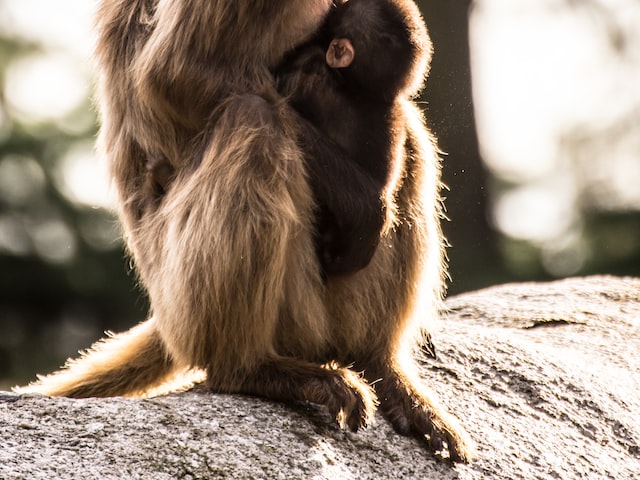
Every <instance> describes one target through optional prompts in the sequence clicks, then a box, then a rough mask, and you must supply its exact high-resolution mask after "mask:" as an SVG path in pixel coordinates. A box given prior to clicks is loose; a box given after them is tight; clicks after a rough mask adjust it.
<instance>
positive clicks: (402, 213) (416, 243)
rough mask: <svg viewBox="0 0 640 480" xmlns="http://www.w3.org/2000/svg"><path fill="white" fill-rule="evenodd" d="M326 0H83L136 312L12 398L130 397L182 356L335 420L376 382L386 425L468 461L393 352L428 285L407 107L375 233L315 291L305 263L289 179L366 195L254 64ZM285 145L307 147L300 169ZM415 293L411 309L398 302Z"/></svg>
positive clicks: (215, 376)
mask: <svg viewBox="0 0 640 480" xmlns="http://www.w3.org/2000/svg"><path fill="white" fill-rule="evenodd" d="M406 3H407V8H410V9H412V10H411V11H412V12H413V14H414V15H418V11H417V8H416V7H415V5H413V3H412V2H411V1H410V0H407V1H406ZM330 6H331V0H253V1H249V0H126V1H125V0H102V3H101V6H100V11H99V27H100V36H99V43H98V58H99V62H100V68H101V93H100V98H101V111H102V120H103V124H102V130H101V134H100V145H101V149H102V150H103V152H104V154H105V155H106V156H107V157H108V159H109V161H110V165H111V174H112V177H113V179H114V182H115V185H116V187H117V188H118V193H119V198H120V206H121V218H122V223H123V228H124V234H125V237H126V240H127V245H128V247H129V249H130V251H131V254H132V256H133V258H134V260H135V262H136V267H137V270H138V273H139V276H140V279H141V281H142V283H143V284H144V286H145V287H146V289H147V290H148V293H149V297H150V300H151V307H152V316H151V318H150V319H149V320H147V321H146V322H143V323H142V324H140V325H138V326H137V327H134V328H133V329H131V330H130V331H128V332H125V333H123V334H120V335H116V336H114V337H112V338H110V339H107V340H105V341H102V342H99V343H98V344H96V345H95V346H94V347H93V348H92V349H91V350H90V351H88V352H87V353H86V354H85V355H83V356H82V357H80V358H79V359H78V360H74V361H71V362H69V363H68V364H67V368H65V369H63V370H61V371H59V372H57V373H54V374H52V375H49V376H46V377H41V378H40V379H39V381H38V382H36V383H35V384H32V385H30V386H28V387H25V388H23V389H21V390H22V391H37V392H41V393H45V394H49V395H60V396H69V397H87V396H112V395H144V394H145V393H146V392H148V391H149V390H150V389H151V388H153V387H155V386H157V385H159V384H161V383H162V382H164V381H165V380H167V379H168V378H169V377H170V376H171V375H172V374H175V372H177V371H184V370H187V369H191V368H200V369H203V370H205V371H206V373H207V385H208V386H209V387H210V388H211V389H212V390H213V391H216V392H243V393H249V394H256V395H261V396H265V397H268V398H272V399H278V400H308V401H311V402H316V403H320V404H324V405H326V406H327V407H328V409H329V411H330V412H331V413H332V414H333V415H334V416H335V417H336V418H338V420H339V421H340V422H341V423H343V424H344V425H346V426H348V427H349V428H351V429H353V430H356V429H357V428H359V427H361V426H364V425H366V423H367V421H368V420H370V418H371V415H372V413H373V411H374V408H375V403H376V393H377V399H378V401H379V402H380V406H381V408H382V410H383V412H384V413H385V414H386V416H387V417H388V418H389V419H390V421H391V422H392V423H393V425H394V426H395V428H396V429H397V430H398V431H399V432H401V433H405V434H414V435H418V436H421V437H423V438H424V439H425V440H426V441H427V444H428V445H429V446H430V447H431V448H432V449H433V450H440V449H442V448H443V446H444V444H445V443H446V446H447V447H448V450H449V454H450V457H451V458H452V459H453V460H463V461H464V460H468V459H469V458H470V456H471V447H470V442H469V441H468V440H467V438H466V434H465V432H464V430H463V429H462V428H461V427H459V426H458V424H457V422H456V420H455V419H453V418H452V417H451V416H450V415H449V414H447V413H446V412H445V411H444V410H443V409H442V408H441V407H440V406H439V405H438V404H437V402H436V401H435V400H434V399H433V398H432V397H431V396H430V394H429V393H428V392H427V391H426V390H425V389H424V388H423V387H422V386H421V384H420V381H419V378H418V376H417V374H416V373H415V368H414V366H413V361H412V360H411V358H410V355H409V352H411V350H412V348H413V345H412V343H414V342H415V339H416V335H418V334H419V332H420V330H421V329H422V328H423V325H422V323H423V322H422V320H423V319H424V318H428V316H432V315H435V314H436V310H437V307H438V306H439V303H440V300H441V295H442V285H443V280H442V276H443V261H442V257H443V252H442V249H443V246H442V244H443V242H442V238H441V233H440V228H439V223H438V217H439V214H440V199H439V195H438V187H439V179H438V178H439V177H438V175H439V170H438V159H437V156H436V154H435V148H434V145H433V143H432V139H431V137H430V136H429V134H428V132H427V131H426V130H425V127H424V126H423V122H422V118H421V115H420V114H419V112H418V110H417V109H416V108H415V107H414V106H413V105H412V104H411V103H409V102H406V104H405V105H404V107H405V110H406V111H405V115H406V117H407V137H406V141H405V150H406V153H405V155H406V159H405V160H406V161H405V162H404V163H405V169H404V171H402V172H398V175H397V181H398V189H397V193H396V197H395V203H396V209H395V213H396V215H395V223H394V225H393V228H390V229H388V230H386V231H385V233H384V236H383V237H382V238H381V242H380V246H379V247H378V249H377V250H376V253H375V254H374V256H373V259H372V260H371V262H370V263H369V265H368V266H367V267H366V268H365V269H363V270H361V271H359V272H357V273H356V274H353V275H348V276H340V277H329V279H328V280H327V282H326V285H325V283H324V282H323V279H322V278H321V275H320V268H319V265H318V259H317V257H316V255H315V252H314V246H313V239H312V236H313V235H312V223H313V208H314V204H313V195H312V192H311V188H310V185H309V181H308V178H309V177H311V178H314V179H317V178H322V179H324V180H325V181H326V182H327V184H328V185H332V186H333V187H334V188H335V189H336V190H337V192H336V193H335V194H334V195H333V197H332V198H334V199H335V202H336V205H338V206H339V205H343V204H344V203H346V204H347V206H348V207H350V208H353V209H354V212H355V213H357V212H358V208H359V207H358V202H359V201H361V199H362V198H366V197H367V196H369V195H371V194H372V193H371V192H369V191H368V190H367V183H366V182H362V184H360V183H359V182H358V178H359V175H361V174H362V172H360V171H359V170H358V168H357V166H355V164H354V163H353V162H349V161H347V160H346V159H344V158H341V156H340V152H339V150H338V149H336V148H335V147H334V146H333V145H332V144H331V143H330V142H328V141H325V140H324V139H323V138H322V137H321V136H320V135H319V134H318V133H317V132H315V130H314V129H313V128H312V127H311V126H310V125H309V124H308V123H306V122H304V121H303V120H302V119H301V118H300V117H298V115H297V114H296V113H295V112H294V111H293V109H291V108H290V107H289V106H288V105H287V104H286V103H285V102H284V101H282V99H281V98H280V97H279V96H278V94H277V92H276V90H275V86H274V80H273V77H272V75H271V73H270V71H269V69H270V68H272V67H273V66H275V65H276V64H277V63H278V62H279V61H280V59H281V58H282V57H283V55H284V54H285V52H286V51H288V50H290V49H291V48H292V47H293V46H295V45H297V44H300V43H302V42H303V41H304V40H306V39H307V38H308V37H309V36H310V35H311V34H312V32H313V31H314V30H316V29H317V28H318V27H319V25H320V24H321V22H322V20H323V18H324V16H325V14H326V13H327V11H328V10H329V8H330ZM298 139H302V140H303V141H304V145H303V148H304V149H305V151H306V152H309V151H310V152H311V153H312V155H310V156H309V157H310V158H309V159H306V160H305V161H306V164H305V161H303V158H302V150H301V147H300V145H298V142H297V140H298ZM314 152H315V153H317V154H318V155H317V157H316V156H315V155H313V153H314ZM327 152H331V153H332V154H333V155H328V153H327ZM313 158H322V159H323V162H316V163H314V162H313ZM332 158H333V159H334V160H333V161H332V162H331V163H330V164H329V165H327V163H326V160H327V159H332ZM166 161H168V162H169V164H170V165H171V170H170V177H171V181H170V183H169V184H168V186H167V188H166V189H164V188H163V189H160V190H158V189H149V188H146V186H145V182H146V181H147V180H146V179H147V177H148V175H147V173H148V172H147V169H148V166H149V165H150V164H151V165H153V164H155V163H156V162H160V163H163V162H166ZM305 165H306V168H307V169H308V171H307V170H306V169H305ZM343 178H349V184H350V185H349V190H348V191H346V190H345V191H344V192H341V191H340V185H341V183H340V179H343ZM375 195H378V192H377V191H376V192H375ZM367 200H370V199H369V198H367ZM329 207H330V208H333V207H335V206H334V205H329ZM343 208H347V207H345V206H344V205H343ZM418 293H420V298H421V299H422V300H424V303H425V305H426V306H427V310H426V311H420V312H419V313H420V314H419V315H416V314H415V312H416V309H417V303H418ZM347 364H353V367H352V369H349V368H344V367H341V366H339V365H347ZM355 371H363V372H364V378H363V377H362V376H360V375H358V374H356V373H354V372H355ZM373 382H375V392H374V390H373V388H372V387H371V384H372V383H373Z"/></svg>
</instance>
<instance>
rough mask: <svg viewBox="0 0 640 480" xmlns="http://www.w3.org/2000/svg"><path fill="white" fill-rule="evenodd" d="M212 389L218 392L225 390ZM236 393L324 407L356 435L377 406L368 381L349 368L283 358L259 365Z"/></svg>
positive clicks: (367, 422) (371, 416)
mask: <svg viewBox="0 0 640 480" xmlns="http://www.w3.org/2000/svg"><path fill="white" fill-rule="evenodd" d="M210 386H211V388H212V389H213V390H216V391H221V390H226V389H224V388H220V387H219V386H215V385H210ZM233 390H236V389H233ZM227 391H228V390H227ZM236 391H237V392H238V393H247V394H252V395H259V396H262V397H266V398H271V399H273V400H279V401H290V400H294V401H308V402H312V403H317V404H320V405H325V406H326V407H327V409H328V410H329V413H330V414H331V415H332V416H333V417H334V418H335V419H336V420H337V422H338V423H339V424H340V426H341V427H342V428H348V429H350V430H351V431H354V432H355V431H357V430H358V429H359V428H364V427H366V426H367V425H368V424H369V422H370V421H371V419H372V418H373V416H374V413H375V410H376V403H377V401H376V395H375V392H374V391H373V389H372V388H371V387H370V386H369V385H368V384H367V383H366V380H364V378H363V377H361V376H360V375H358V374H356V373H355V372H353V371H351V370H349V369H347V368H340V367H337V366H335V365H327V366H324V365H319V364H315V363H311V362H304V361H300V360H296V359H293V358H284V357H278V358H272V359H270V360H269V361H267V362H265V363H263V364H262V365H260V366H259V367H258V368H257V369H256V370H255V371H254V372H253V373H251V374H250V375H249V376H248V377H247V378H246V379H245V380H244V382H243V384H242V385H241V386H240V388H239V389H237V390H236Z"/></svg>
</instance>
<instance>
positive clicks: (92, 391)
mask: <svg viewBox="0 0 640 480" xmlns="http://www.w3.org/2000/svg"><path fill="white" fill-rule="evenodd" d="M174 370H175V367H174V365H173V362H172V361H171V359H170V358H169V356H168V354H167V352H166V350H165V348H164V345H163V343H162V340H161V339H160V336H159V334H158V331H157V329H156V327H155V321H154V319H153V318H151V319H149V320H147V321H145V322H143V323H141V324H140V325H137V326H136V327H134V328H132V329H131V330H128V331H126V332H124V333H121V334H118V335H113V336H111V337H109V338H106V339H104V340H100V341H99V342H96V343H95V344H94V345H93V346H92V347H91V348H90V349H89V350H87V351H86V352H83V353H82V355H81V356H80V357H79V358H77V359H73V360H71V359H70V360H68V361H67V363H66V364H65V366H64V367H63V368H62V369H61V370H59V371H57V372H55V373H52V374H50V375H46V376H38V380H37V381H35V382H33V383H31V384H29V385H27V386H25V387H16V388H14V390H15V391H16V392H18V393H42V394H44V395H51V396H58V397H73V398H85V397H113V396H120V395H123V396H144V395H145V394H146V393H147V392H148V391H149V390H151V389H152V388H154V387H156V386H158V385H160V384H162V383H163V382H164V381H165V380H167V379H168V378H169V377H170V376H171V374H172V373H174Z"/></svg>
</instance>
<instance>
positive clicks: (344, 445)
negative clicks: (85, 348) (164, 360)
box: [0, 277, 640, 480]
mask: <svg viewBox="0 0 640 480" xmlns="http://www.w3.org/2000/svg"><path fill="white" fill-rule="evenodd" d="M447 305H448V307H449V313H448V315H447V316H446V318H444V319H443V320H442V322H441V323H440V328H439V330H438V331H437V332H436V334H435V335H434V339H435V343H436V347H437V348H438V359H437V360H430V361H427V362H426V363H425V369H424V377H425V381H426V382H428V383H429V384H430V385H431V386H432V388H433V389H434V390H436V391H437V393H438V394H439V395H440V397H441V399H442V401H443V403H445V404H447V405H448V406H449V408H450V409H451V410H452V411H453V412H455V413H456V415H457V416H458V417H459V418H460V419H461V420H462V423H463V424H464V425H466V428H467V429H468V431H469V433H470V434H471V436H472V437H473V438H474V439H475V440H476V442H477V443H478V449H479V455H480V457H479V459H478V460H476V461H475V462H473V463H471V464H470V465H453V466H452V465H451V464H449V463H448V462H446V461H442V460H438V459H437V458H435V457H434V456H433V455H431V454H429V453H428V452H426V451H425V450H424V449H423V448H422V447H421V444H420V442H419V441H418V440H416V439H411V438H404V437H400V436H398V435H396V434H395V433H394V432H393V430H392V429H391V428H390V426H389V425H388V424H387V422H386V421H385V420H384V419H383V418H382V417H378V418H377V422H376V424H375V425H373V426H371V427H369V428H368V429H367V430H366V431H363V432H358V433H356V434H352V433H349V432H344V431H341V430H339V429H338V428H337V427H336V426H334V423H333V422H332V420H331V418H329V416H328V415H327V413H326V412H325V411H324V410H323V409H322V408H321V407H319V406H315V405H308V404H289V405H286V404H280V403H275V402H270V401H266V400H261V399H257V398H250V397H244V396H238V395H212V394H210V393H207V392H205V391H204V390H202V389H198V388H196V389H193V390H191V391H188V392H184V393H176V394H171V395H168V396H163V397H158V398H154V399H147V400H136V399H126V398H113V399H85V400H70V399H64V398H47V397H42V396H22V397H21V396H17V395H14V394H11V393H7V392H3V393H2V394H0V442H1V448H0V479H23V478H24V479H40V478H42V479H112V478H113V479H122V478H127V479H153V480H162V479H196V478H198V479H223V478H238V479H388V478H392V479H393V478H397V479H400V478H415V479H439V480H441V479H444V480H447V479H451V480H453V479H458V480H466V479H578V478H580V479H585V478H586V479H640V420H638V417H639V414H640V356H639V352H640V280H639V279H621V278H613V277H591V278H583V279H571V280H565V281H560V282H555V283H547V284H535V283H526V284H514V285H503V286H499V287H493V288H490V289H486V290H482V291H478V292H473V293H468V294H464V295H460V296H457V297H452V298H450V299H449V300H448V301H447Z"/></svg>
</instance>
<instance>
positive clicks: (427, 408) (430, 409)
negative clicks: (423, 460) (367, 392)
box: [365, 360, 475, 462]
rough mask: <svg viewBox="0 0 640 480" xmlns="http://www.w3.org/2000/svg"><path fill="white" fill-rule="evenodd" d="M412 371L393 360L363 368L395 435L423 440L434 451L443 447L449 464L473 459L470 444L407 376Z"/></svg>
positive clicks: (431, 397)
mask: <svg viewBox="0 0 640 480" xmlns="http://www.w3.org/2000/svg"><path fill="white" fill-rule="evenodd" d="M412 369H413V367H406V366H404V365H403V366H401V365H400V364H399V363H398V362H396V361H393V360H392V361H388V362H378V361H374V362H371V363H370V364H368V365H367V368H366V370H365V376H366V378H367V379H368V380H369V381H370V382H371V383H373V382H375V390H376V393H377V395H378V398H380V409H381V410H382V413H383V414H384V416H385V417H386V418H387V419H388V420H389V421H390V422H391V424H392V425H393V427H394V429H395V430H396V431H397V432H398V433H400V434H402V435H415V436H417V437H420V438H422V439H424V440H425V441H426V442H427V443H428V445H429V447H430V449H431V450H433V451H434V452H440V451H443V450H444V449H445V444H446V449H447V450H448V451H449V458H450V459H451V460H452V461H454V462H469V461H470V460H472V459H473V458H474V456H475V449H474V446H473V442H472V441H471V439H470V438H469V436H468V435H467V433H466V431H465V430H464V428H462V426H461V425H460V424H459V422H458V420H457V419H456V418H455V417H453V415H451V414H449V413H448V412H447V411H446V409H445V408H444V407H443V406H442V405H440V403H439V402H438V400H437V398H436V396H435V394H434V393H432V392H430V391H429V390H428V389H427V388H426V387H424V386H423V385H422V384H423V381H422V380H421V379H420V378H419V376H418V375H417V373H414V372H411V373H408V372H409V371H410V370H412Z"/></svg>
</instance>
